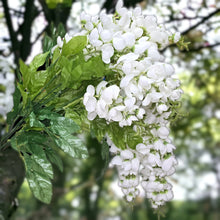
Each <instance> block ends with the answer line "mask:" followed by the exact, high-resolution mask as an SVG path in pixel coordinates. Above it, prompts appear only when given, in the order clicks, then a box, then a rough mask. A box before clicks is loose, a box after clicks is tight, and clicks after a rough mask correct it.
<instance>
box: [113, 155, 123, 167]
mask: <svg viewBox="0 0 220 220" xmlns="http://www.w3.org/2000/svg"><path fill="white" fill-rule="evenodd" d="M111 164H112V165H122V158H121V157H120V156H115V157H113V158H112V161H111Z"/></svg>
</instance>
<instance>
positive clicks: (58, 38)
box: [57, 36, 63, 48]
mask: <svg viewBox="0 0 220 220" xmlns="http://www.w3.org/2000/svg"><path fill="white" fill-rule="evenodd" d="M57 45H58V47H60V48H62V47H63V41H62V39H61V37H60V36H58V37H57Z"/></svg>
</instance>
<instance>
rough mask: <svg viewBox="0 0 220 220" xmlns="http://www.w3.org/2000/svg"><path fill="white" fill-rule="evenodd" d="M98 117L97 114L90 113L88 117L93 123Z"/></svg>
mask: <svg viewBox="0 0 220 220" xmlns="http://www.w3.org/2000/svg"><path fill="white" fill-rule="evenodd" d="M96 116H97V113H96V112H89V113H88V116H87V117H88V119H89V120H90V121H92V120H94V119H95V117H96Z"/></svg>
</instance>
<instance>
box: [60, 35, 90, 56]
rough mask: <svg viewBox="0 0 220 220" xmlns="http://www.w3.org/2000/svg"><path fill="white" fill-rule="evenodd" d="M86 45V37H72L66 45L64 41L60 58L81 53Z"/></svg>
mask: <svg viewBox="0 0 220 220" xmlns="http://www.w3.org/2000/svg"><path fill="white" fill-rule="evenodd" d="M86 44H87V37H86V36H76V37H73V38H72V39H71V40H70V41H69V42H68V43H66V41H65V40H64V43H63V48H62V56H68V55H75V54H77V53H79V52H81V51H82V50H83V49H84V48H85V46H86Z"/></svg>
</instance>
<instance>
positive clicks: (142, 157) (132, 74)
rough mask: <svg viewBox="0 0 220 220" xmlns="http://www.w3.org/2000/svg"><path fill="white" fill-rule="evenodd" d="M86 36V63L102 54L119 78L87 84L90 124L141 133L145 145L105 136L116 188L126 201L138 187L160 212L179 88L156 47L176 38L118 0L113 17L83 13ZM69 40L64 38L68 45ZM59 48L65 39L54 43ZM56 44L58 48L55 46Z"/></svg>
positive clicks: (168, 190)
mask: <svg viewBox="0 0 220 220" xmlns="http://www.w3.org/2000/svg"><path fill="white" fill-rule="evenodd" d="M81 23H82V25H83V30H82V31H81V32H80V33H79V34H78V35H84V36H87V39H88V44H87V45H86V47H85V48H84V55H85V59H86V60H88V59H89V58H91V57H93V56H101V57H102V61H103V62H104V63H105V64H106V65H108V67H109V69H110V70H111V71H112V73H113V74H115V75H116V76H117V77H116V78H115V79H112V80H111V81H107V80H105V79H102V80H101V81H100V82H99V83H98V85H97V86H94V85H89V86H88V87H87V90H86V92H85V94H84V97H83V104H84V106H85V109H86V111H87V113H88V114H87V117H88V119H89V120H90V121H93V120H95V119H96V118H100V119H104V120H105V122H106V124H110V123H118V125H119V127H120V128H124V127H126V126H129V127H132V129H133V130H134V131H135V132H137V133H140V134H141V136H142V138H143V141H142V142H141V143H138V144H137V145H136V146H135V148H134V149H131V148H129V146H128V145H126V146H124V148H123V149H121V148H120V147H118V146H116V145H115V143H113V141H112V140H111V138H110V136H109V135H108V134H106V138H107V143H108V145H109V146H110V152H111V153H112V154H114V155H115V156H114V157H113V159H112V161H111V164H110V165H111V166H116V167H117V169H118V176H119V182H118V184H119V186H120V187H121V189H122V191H123V193H124V195H125V198H126V200H127V201H128V202H132V201H134V199H135V198H136V197H137V196H138V195H139V194H140V190H139V189H140V187H142V188H143V190H144V191H145V195H146V197H147V198H149V199H150V200H151V203H152V206H153V208H158V207H159V206H161V205H163V204H164V203H165V202H166V201H169V200H171V199H172V198H173V192H172V185H171V184H170V183H169V182H168V181H167V179H166V177H167V176H170V175H172V174H173V173H174V172H175V166H176V165H177V160H176V159H175V156H174V154H173V150H174V149H175V146H174V145H173V144H172V141H171V139H170V138H169V132H170V131H169V128H168V126H169V122H170V118H171V115H172V114H173V113H174V111H175V103H176V102H177V101H178V100H179V99H180V96H181V94H182V90H181V89H180V88H179V87H180V82H179V80H177V79H175V78H174V77H173V74H174V68H173V67H172V65H170V64H169V63H166V62H165V58H164V56H162V55H161V53H160V49H162V48H164V47H166V46H168V45H169V43H177V42H178V41H179V40H180V34H179V33H178V32H177V33H174V34H172V33H170V32H168V31H167V30H166V29H165V28H164V27H163V26H162V25H159V24H158V23H157V19H156V17H155V16H144V15H143V14H142V10H141V8H140V7H136V8H135V9H131V10H128V9H126V8H125V7H123V2H122V1H121V0H119V1H118V3H117V5H116V13H115V14H106V12H105V11H102V12H101V13H100V15H99V16H91V15H88V14H86V13H85V12H83V13H82V14H81ZM70 39H71V38H70V37H69V35H66V36H65V41H66V42H68V41H69V40H70ZM57 46H58V47H59V48H60V49H61V50H62V46H63V40H62V39H61V38H60V37H59V38H58V39H57ZM57 46H56V47H57Z"/></svg>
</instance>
